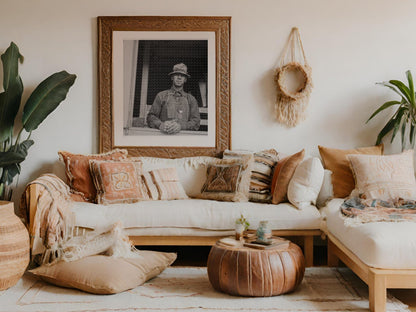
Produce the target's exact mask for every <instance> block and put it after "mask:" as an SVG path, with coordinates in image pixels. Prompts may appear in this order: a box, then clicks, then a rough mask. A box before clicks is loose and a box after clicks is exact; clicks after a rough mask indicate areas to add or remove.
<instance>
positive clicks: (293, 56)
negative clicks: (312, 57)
mask: <svg viewBox="0 0 416 312" xmlns="http://www.w3.org/2000/svg"><path fill="white" fill-rule="evenodd" d="M287 59H289V60H287ZM289 62H298V63H304V64H305V65H306V66H307V65H308V61H307V60H306V56H305V50H304V49H303V44H302V40H301V39H300V34H299V29H298V28H297V27H293V28H292V30H291V32H290V35H289V38H288V39H287V42H286V44H285V47H284V48H283V51H282V55H281V57H280V63H279V67H283V66H284V65H285V64H287V63H289Z"/></svg>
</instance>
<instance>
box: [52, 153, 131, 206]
mask: <svg viewBox="0 0 416 312" xmlns="http://www.w3.org/2000/svg"><path fill="white" fill-rule="evenodd" d="M58 155H59V158H60V160H61V161H62V162H63V163H64V165H65V173H66V177H67V180H68V184H69V187H70V188H71V193H73V194H78V195H80V196H81V197H82V199H83V200H85V201H88V202H94V200H95V197H96V190H95V186H94V182H93V180H92V177H91V174H90V163H89V161H90V160H92V159H96V160H121V159H126V157H127V150H120V149H115V150H113V151H110V152H108V153H105V154H92V155H81V154H72V153H69V152H65V151H59V152H58Z"/></svg>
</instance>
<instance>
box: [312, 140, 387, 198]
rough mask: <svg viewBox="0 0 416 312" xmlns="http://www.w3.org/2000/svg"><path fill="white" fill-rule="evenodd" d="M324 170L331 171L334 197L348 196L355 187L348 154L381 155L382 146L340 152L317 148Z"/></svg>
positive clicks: (332, 149) (338, 150) (339, 150)
mask: <svg viewBox="0 0 416 312" xmlns="http://www.w3.org/2000/svg"><path fill="white" fill-rule="evenodd" d="M318 149H319V153H320V154H321V159H322V163H323V164H324V168H325V169H328V170H331V171H332V186H333V189H334V197H336V198H344V197H347V196H349V195H350V193H351V191H352V190H353V189H354V187H355V182H354V177H353V175H352V171H351V168H350V163H349V161H348V159H347V155H349V154H366V155H382V154H383V149H384V145H383V144H381V145H377V146H370V147H361V148H356V149H349V150H342V149H335V148H328V147H323V146H319V145H318Z"/></svg>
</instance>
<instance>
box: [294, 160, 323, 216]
mask: <svg viewBox="0 0 416 312" xmlns="http://www.w3.org/2000/svg"><path fill="white" fill-rule="evenodd" d="M323 179H324V168H323V167H322V163H321V161H320V160H319V158H316V157H311V158H308V159H305V160H304V161H302V162H301V163H300V164H299V166H298V167H297V168H296V170H295V173H294V174H293V177H292V179H291V180H290V182H289V186H288V190H287V197H288V199H289V202H290V203H291V204H292V205H294V206H296V207H297V208H299V209H302V208H303V207H305V206H306V205H309V204H315V203H316V199H317V197H318V194H319V191H320V190H321V186H322V181H323Z"/></svg>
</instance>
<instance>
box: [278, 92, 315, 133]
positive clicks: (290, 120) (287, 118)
mask: <svg viewBox="0 0 416 312" xmlns="http://www.w3.org/2000/svg"><path fill="white" fill-rule="evenodd" d="M308 101H309V99H308V98H306V99H302V100H289V99H287V98H283V97H279V96H278V99H277V101H276V105H275V111H276V119H277V120H278V121H279V122H280V123H283V124H285V125H286V126H288V127H295V126H297V125H298V124H299V123H300V122H302V121H303V120H305V118H306V108H307V107H308Z"/></svg>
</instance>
